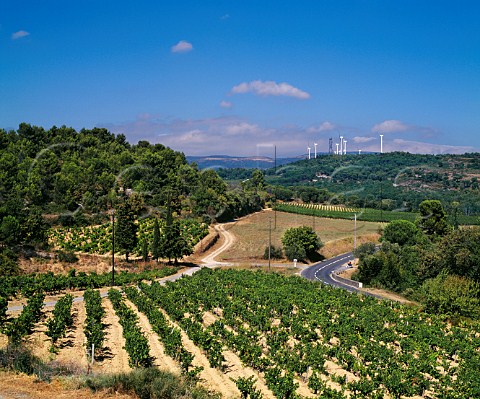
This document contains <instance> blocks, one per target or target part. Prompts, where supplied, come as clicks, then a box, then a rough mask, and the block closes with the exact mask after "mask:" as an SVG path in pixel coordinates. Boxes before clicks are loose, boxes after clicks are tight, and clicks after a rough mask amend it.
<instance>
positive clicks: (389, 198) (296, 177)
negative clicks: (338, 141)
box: [220, 152, 480, 215]
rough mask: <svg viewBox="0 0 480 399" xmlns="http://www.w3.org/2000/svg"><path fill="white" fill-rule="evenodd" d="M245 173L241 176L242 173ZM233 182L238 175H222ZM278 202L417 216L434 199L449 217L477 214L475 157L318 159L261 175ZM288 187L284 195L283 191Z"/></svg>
mask: <svg viewBox="0 0 480 399" xmlns="http://www.w3.org/2000/svg"><path fill="white" fill-rule="evenodd" d="M245 173H246V172H245ZM220 175H221V176H222V177H223V178H224V179H227V180H230V179H231V180H238V179H241V178H242V177H243V175H242V174H241V173H240V172H239V171H238V170H231V171H230V170H222V171H220ZM265 179H266V181H267V182H268V183H269V184H271V185H274V186H277V187H278V188H279V189H278V192H277V198H279V199H283V200H286V201H288V200H291V199H297V198H299V199H301V200H303V201H304V202H324V203H325V202H327V203H332V204H345V205H349V206H353V207H367V208H376V209H383V210H408V211H416V210H417V209H418V205H419V204H420V203H421V202H422V201H423V200H425V199H439V200H441V201H442V203H443V204H444V207H445V208H446V209H447V211H448V212H449V213H450V214H453V213H454V212H458V214H459V215H479V214H480V196H479V194H480V191H479V187H480V186H479V179H480V154H477V153H474V154H463V155H450V154H445V155H420V154H409V153H400V152H393V153H384V154H362V155H353V154H350V155H346V156H335V155H320V156H318V157H317V158H316V159H310V160H300V161H297V162H294V163H290V164H288V165H283V166H281V167H279V168H277V169H276V170H274V169H272V168H270V169H268V170H266V171H265ZM284 188H287V189H288V190H284Z"/></svg>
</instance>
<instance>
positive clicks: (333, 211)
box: [274, 202, 480, 225]
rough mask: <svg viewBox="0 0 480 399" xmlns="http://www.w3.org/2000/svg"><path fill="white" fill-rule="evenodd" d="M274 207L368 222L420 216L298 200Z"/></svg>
mask: <svg viewBox="0 0 480 399" xmlns="http://www.w3.org/2000/svg"><path fill="white" fill-rule="evenodd" d="M274 209H276V210H277V211H282V212H290V213H297V214H301V215H311V216H318V217H324V218H332V219H353V218H354V217H355V214H356V215H357V220H363V221H367V222H391V221H392V220H409V221H411V222H414V221H415V220H416V219H417V218H418V217H419V214H418V213H413V212H401V211H382V210H379V209H370V208H364V209H354V208H347V207H342V206H339V205H323V204H304V203H298V202H289V203H283V202H282V203H277V204H276V205H275V206H274ZM458 222H459V224H461V225H478V224H480V218H479V217H478V216H466V215H460V216H459V217H458Z"/></svg>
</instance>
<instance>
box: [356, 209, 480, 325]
mask: <svg viewBox="0 0 480 399" xmlns="http://www.w3.org/2000/svg"><path fill="white" fill-rule="evenodd" d="M479 241H480V228H479V227H477V226H475V227H463V228H458V226H455V225H452V224H450V223H448V220H447V215H446V212H445V210H444V209H443V207H442V204H441V203H440V201H437V200H427V201H424V202H422V203H421V204H420V217H419V218H418V219H417V220H416V222H415V223H413V222H410V221H407V220H396V221H392V222H390V223H389V224H388V225H387V226H386V227H385V229H384V231H383V236H382V245H381V247H380V249H378V250H377V249H376V248H375V245H374V244H364V245H361V246H360V247H359V248H358V249H357V250H356V252H355V254H356V256H358V257H359V266H358V274H357V275H356V278H357V279H358V280H359V281H362V282H364V283H366V284H368V285H371V286H378V287H383V288H387V289H389V290H393V291H395V292H399V293H402V294H404V295H406V296H407V297H409V298H411V299H413V300H416V301H419V302H421V303H423V304H424V305H425V309H426V311H429V312H432V313H441V314H445V315H447V316H448V317H450V318H451V319H452V320H460V319H462V318H465V317H467V318H475V319H477V318H479V317H480V310H479V309H480V248H479V247H478V242H479Z"/></svg>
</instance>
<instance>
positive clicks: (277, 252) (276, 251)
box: [263, 245, 283, 259]
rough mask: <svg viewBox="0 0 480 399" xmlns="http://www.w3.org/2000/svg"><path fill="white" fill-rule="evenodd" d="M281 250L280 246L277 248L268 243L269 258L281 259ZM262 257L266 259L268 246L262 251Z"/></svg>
mask: <svg viewBox="0 0 480 399" xmlns="http://www.w3.org/2000/svg"><path fill="white" fill-rule="evenodd" d="M282 258H283V251H282V248H277V247H275V246H273V245H270V259H282ZM263 259H268V246H267V247H266V248H265V252H264V253H263Z"/></svg>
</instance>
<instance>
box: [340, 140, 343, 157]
mask: <svg viewBox="0 0 480 399" xmlns="http://www.w3.org/2000/svg"><path fill="white" fill-rule="evenodd" d="M342 154H343V136H340V155H342Z"/></svg>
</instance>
